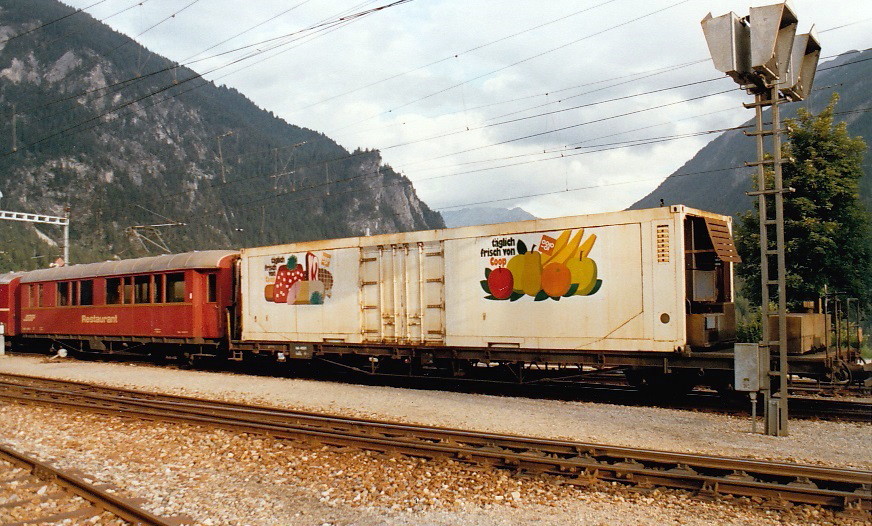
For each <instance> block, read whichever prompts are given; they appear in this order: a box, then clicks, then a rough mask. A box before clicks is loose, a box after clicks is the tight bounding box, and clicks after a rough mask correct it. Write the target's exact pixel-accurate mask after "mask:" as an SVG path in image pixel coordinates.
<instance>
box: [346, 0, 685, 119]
mask: <svg viewBox="0 0 872 526" xmlns="http://www.w3.org/2000/svg"><path fill="white" fill-rule="evenodd" d="M689 1H690V0H681V1H680V2H676V3H674V4H671V5H669V6H666V7H663V8H660V9H657V10H655V11H651V12H650V13H647V14H645V15H642V16H638V17H636V18H633V19H631V20H627V21H625V22H621V23H620V24H616V25H614V26H610V27H608V28H606V29H602V30H600V31H596V32H593V33H590V34H588V35H585V36H583V37H581V38H578V39H575V40H572V41H570V42H567V43H565V44H561V45H559V46H557V47H553V48H551V49H548V50H545V51H542V52H540V53H537V54H535V55H532V56H529V57H526V58H523V59H521V60H517V61H515V62H513V63H511V64H508V65H506V66H503V67H500V68H497V69H495V70H492V71H489V72H487V73H483V74H481V75H478V76H476V77H473V78H471V79H467V80H465V81H463V82H460V83H457V84H454V85H452V86H449V87H447V88H443V89H441V90H439V91H436V92H433V93H430V94H428V95H425V96H423V97H419V98H417V99H415V100H412V101H409V102H406V103H404V104H401V105H399V106H395V107H393V108H391V109H389V110H387V111H383V112H381V113H379V114H376V115H372V116H370V117H367V118H365V119H362V120H359V121H357V122H354V123H351V124H349V125H347V126H343V127H341V128H337V129H336V130H332V132H336V131H340V130H344V129H347V128H350V127H352V126H356V125H358V124H360V123H361V122H366V121H369V120H371V119H374V118H376V117H380V116H382V115H387V114H388V113H391V112H393V111H396V110H398V109H401V108H405V107H406V106H411V105H412V104H417V103H418V102H421V101H423V100H427V99H429V98H432V97H435V96H436V95H439V94H441V93H445V92H446V91H450V90H452V89H455V88H458V87H460V86H463V85H465V84H469V83H470V82H473V81H475V80H479V79H482V78H485V77H489V76H491V75H493V74H494V73H499V72H500V71H504V70H507V69H509V68H513V67H515V66H517V65H519V64H523V63H525V62H529V61H531V60H534V59H537V58H540V57H543V56H545V55H547V54H549V53H553V52H555V51H558V50H561V49H565V48H567V47H569V46H572V45H575V44H577V43H579V42H582V41H584V40H587V39H589V38H593V37H595V36H599V35H602V34H603V33H607V32H609V31H612V30H615V29H618V28H620V27H623V26H626V25H629V24H632V23H633V22H637V21H639V20H643V19H645V18H648V17H650V16H653V15H656V14H659V13H662V12H664V11H666V10H668V9H671V8H673V7H675V6H678V5H681V4H685V3H687V2H689Z"/></svg>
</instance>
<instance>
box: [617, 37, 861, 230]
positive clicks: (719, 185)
mask: <svg viewBox="0 0 872 526" xmlns="http://www.w3.org/2000/svg"><path fill="white" fill-rule="evenodd" d="M869 79H872V50H867V51H863V52H853V53H845V54H843V55H841V56H839V57H837V58H836V59H834V60H831V61H829V62H825V63H822V64H821V65H820V66H819V68H818V74H817V77H816V79H815V83H814V85H815V90H814V91H813V93H812V96H811V97H809V99H808V100H806V101H804V102H796V103H789V104H784V105H783V106H782V115H783V116H784V117H793V116H795V115H796V110H797V108H799V107H802V106H803V105H804V106H805V107H807V108H810V109H811V111H812V112H814V113H818V112H819V111H821V110H822V109H823V108H824V107H825V106H826V105H827V104H828V103H829V101H830V97H831V96H832V93H833V92H837V93H838V94H839V97H840V99H839V103H838V105H837V106H836V112H837V115H836V119H837V120H838V121H844V122H846V123H847V125H848V132H849V133H850V134H851V135H852V136H861V137H863V138H864V139H865V140H866V143H867V144H869V143H870V141H872V90H870V80H869ZM737 89H738V86H737ZM748 99H749V102H750V99H751V97H748ZM737 111H738V108H737ZM770 118H771V117H770V113H769V111H766V112H765V116H764V119H765V120H766V122H769V121H770ZM748 124H752V123H751V122H749V123H748ZM755 148H756V147H755V142H754V139H753V137H746V136H745V135H744V134H743V133H742V132H741V131H730V132H726V133H724V134H722V135H720V136H718V138H717V139H715V140H713V141H712V142H710V143H709V144H708V145H706V146H705V147H704V148H703V149H701V150H700V151H699V152H698V153H697V154H696V155H695V156H694V157H693V158H692V159H690V160H689V161H688V162H687V163H685V165H684V166H682V167H681V168H680V169H678V170H677V171H676V172H675V173H673V174H672V175H670V176H669V177H668V178H667V179H666V180H665V181H663V183H661V184H660V186H658V187H657V188H656V189H655V190H654V191H653V192H651V193H650V194H648V195H647V196H645V197H644V198H642V199H641V200H639V201H638V202H636V203H635V204H633V206H631V207H630V208H649V207H654V206H659V203H660V200H661V199H663V201H664V202H665V203H667V204H676V203H682V204H686V205H690V206H693V207H696V208H702V209H704V210H711V211H714V212H720V213H723V214H728V215H735V214H737V213H739V212H741V211H744V210H748V209H750V208H751V206H752V200H751V198H750V197H748V196H746V195H745V192H747V191H749V190H750V189H751V177H749V174H750V173H752V172H753V169H751V168H738V169H730V170H723V168H727V167H734V166H742V165H743V163H744V162H746V161H754V160H756V157H757V154H756V150H755ZM863 172H864V175H863V178H862V179H861V180H860V195H861V198H862V200H863V202H864V203H865V204H866V209H867V210H872V176H870V173H872V155H869V153H868V151H867V154H866V156H865V158H864V160H863ZM684 174H687V175H684Z"/></svg>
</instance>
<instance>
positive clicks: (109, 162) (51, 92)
mask: <svg viewBox="0 0 872 526" xmlns="http://www.w3.org/2000/svg"><path fill="white" fill-rule="evenodd" d="M73 13H74V10H73V9H71V8H70V7H68V6H66V5H64V4H62V3H60V2H57V1H55V0H5V1H4V2H3V3H2V4H0V192H2V193H3V196H4V197H3V199H2V208H3V209H5V210H14V211H22V212H32V213H41V214H50V215H63V213H64V209H65V207H69V210H70V216H71V247H72V250H71V260H72V261H73V262H86V261H94V260H99V259H105V258H109V257H115V256H118V257H133V256H137V255H145V254H147V253H148V251H152V252H153V251H155V250H156V245H157V244H165V245H166V246H167V247H168V248H170V249H172V250H173V251H185V250H194V249H210V248H229V247H242V246H255V245H264V244H272V243H284V242H291V241H300V240H308V239H319V238H330V237H342V236H353V235H361V234H364V233H366V232H370V233H371V234H377V233H386V232H395V231H407V230H419V229H429V228H441V227H442V226H444V224H443V221H442V218H441V216H440V215H439V214H438V213H437V212H434V211H432V210H431V209H430V208H429V207H428V206H427V205H426V204H425V203H423V202H421V201H420V200H419V199H418V197H417V195H416V193H415V189H414V188H413V186H412V183H411V181H409V180H408V179H407V178H406V177H404V176H403V175H401V174H399V173H397V172H395V171H394V170H393V169H391V167H390V166H387V165H385V164H384V163H383V162H382V159H381V156H380V153H379V152H378V151H377V150H367V149H358V150H355V151H353V152H350V151H348V150H346V149H345V148H343V147H342V146H340V145H339V144H337V143H336V142H335V141H333V140H331V139H330V138H329V137H327V136H325V135H324V134H323V133H319V132H317V131H315V130H310V129H306V128H301V127H298V126H294V125H293V124H289V123H288V122H285V121H284V120H282V119H280V118H278V117H276V116H275V115H273V113H272V112H269V111H266V110H263V109H261V108H258V107H257V106H256V105H255V104H254V103H252V102H251V101H250V100H249V99H247V98H246V97H245V96H244V95H242V94H241V93H239V92H237V91H236V90H234V89H231V88H227V87H223V86H216V85H215V84H213V83H212V82H208V81H206V80H204V79H203V78H202V77H200V76H199V75H198V74H197V73H196V72H194V71H192V70H190V69H188V68H185V67H180V66H179V65H178V64H176V63H174V62H172V61H170V60H168V59H166V58H164V57H161V56H158V55H156V54H154V53H152V52H150V51H149V50H148V49H145V48H144V47H142V46H140V45H139V44H137V43H136V42H135V41H133V40H131V39H130V38H128V37H126V36H124V35H122V34H120V33H117V32H115V31H113V30H112V29H110V28H109V27H107V26H105V25H103V24H102V23H100V22H98V21H96V20H94V19H93V18H92V17H90V16H89V15H87V14H86V13H78V14H73ZM63 17H66V18H63ZM59 19H60V20H59ZM52 21H56V22H53V23H50V24H48V23H49V22H52ZM44 24H48V25H45V27H40V26H43V25H44ZM300 73H301V72H287V73H286V74H288V75H295V74H300ZM176 223H184V226H182V225H177V224H176ZM155 224H174V225H175V226H167V227H150V225H155ZM134 226H138V227H145V228H138V229H133V230H131V229H130V227H134ZM56 228H57V227H53V226H45V225H43V226H35V227H34V226H31V225H28V224H24V223H12V222H8V221H3V222H0V272H2V271H4V270H8V269H12V268H32V267H35V266H44V265H45V264H47V263H48V262H49V261H53V260H54V259H55V257H57V255H58V253H59V249H58V248H57V247H54V246H52V243H51V241H52V240H58V239H59V237H60V233H59V231H56V230H54V229H56ZM47 236H48V237H47ZM143 236H145V237H143ZM148 239H150V240H151V241H153V242H154V244H153V243H152V242H150V241H148Z"/></svg>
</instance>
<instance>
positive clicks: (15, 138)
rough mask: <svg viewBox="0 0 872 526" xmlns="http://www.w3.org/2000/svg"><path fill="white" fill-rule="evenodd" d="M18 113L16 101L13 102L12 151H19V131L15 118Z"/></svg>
mask: <svg viewBox="0 0 872 526" xmlns="http://www.w3.org/2000/svg"><path fill="white" fill-rule="evenodd" d="M17 117H18V113H17V112H16V111H15V103H14V102H13V103H12V152H13V153H14V152H17V151H18V133H17V132H16V131H15V120H16V118H17Z"/></svg>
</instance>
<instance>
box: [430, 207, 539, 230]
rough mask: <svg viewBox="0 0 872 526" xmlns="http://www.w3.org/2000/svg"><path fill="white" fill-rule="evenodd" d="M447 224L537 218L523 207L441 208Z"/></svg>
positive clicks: (450, 226) (469, 224) (468, 224)
mask: <svg viewBox="0 0 872 526" xmlns="http://www.w3.org/2000/svg"><path fill="white" fill-rule="evenodd" d="M439 213H440V214H442V219H444V220H445V226H447V227H449V228H453V227H458V226H473V225H488V224H492V223H511V222H513V221H526V220H528V219H537V218H536V216H534V215H533V214H531V213H530V212H527V211H526V210H524V209H523V208H517V207H515V208H498V207H488V206H477V207H472V208H462V209H460V210H440V211H439Z"/></svg>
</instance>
